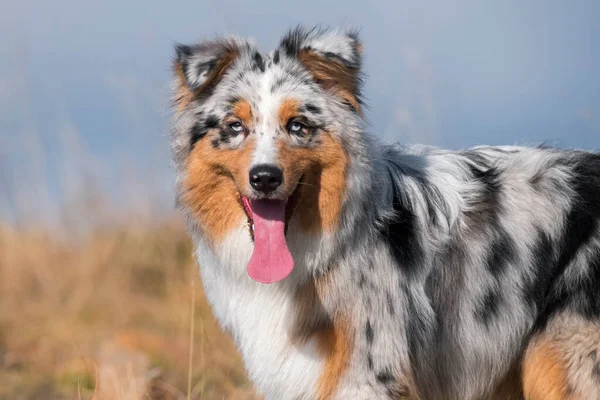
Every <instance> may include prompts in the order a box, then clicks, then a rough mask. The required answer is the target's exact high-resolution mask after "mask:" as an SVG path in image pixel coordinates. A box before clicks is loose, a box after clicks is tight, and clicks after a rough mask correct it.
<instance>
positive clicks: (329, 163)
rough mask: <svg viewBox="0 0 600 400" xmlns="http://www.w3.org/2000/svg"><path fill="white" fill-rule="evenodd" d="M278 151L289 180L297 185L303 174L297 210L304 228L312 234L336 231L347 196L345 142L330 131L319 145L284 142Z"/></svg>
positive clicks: (325, 133) (321, 139) (286, 179)
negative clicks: (340, 140) (292, 146)
mask: <svg viewBox="0 0 600 400" xmlns="http://www.w3.org/2000/svg"><path fill="white" fill-rule="evenodd" d="M278 154H279V155H280V157H279V162H280V163H281V164H282V165H283V169H284V173H285V175H286V176H285V177H284V181H285V182H290V181H291V182H294V184H295V183H296V182H298V179H300V177H302V176H303V178H302V179H303V181H302V185H301V186H300V187H299V189H298V193H299V198H298V203H297V206H296V209H295V210H294V215H296V216H299V218H298V219H299V221H300V225H301V227H302V229H303V230H305V231H306V232H311V233H320V232H332V231H334V230H335V229H336V228H337V226H338V223H339V219H340V214H341V209H342V204H343V201H344V198H345V195H346V170H347V166H348V157H347V155H346V153H345V151H344V149H343V147H342V144H341V143H340V142H339V141H338V140H336V139H334V138H333V137H332V135H331V134H330V133H328V132H322V133H321V137H320V144H319V145H318V146H317V147H316V148H291V147H288V146H286V145H285V144H280V145H279V149H278ZM288 190H289V189H288Z"/></svg>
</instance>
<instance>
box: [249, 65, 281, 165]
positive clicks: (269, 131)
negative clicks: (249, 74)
mask: <svg viewBox="0 0 600 400" xmlns="http://www.w3.org/2000/svg"><path fill="white" fill-rule="evenodd" d="M274 78H275V77H274V71H273V70H272V69H267V71H266V72H265V73H264V74H262V75H260V85H259V90H258V92H257V93H256V99H257V101H256V105H257V116H256V117H257V124H256V132H255V134H256V149H255V150H254V155H253V157H252V165H251V167H252V166H255V165H260V164H277V162H276V161H277V149H276V147H275V137H276V135H277V128H278V123H279V121H278V120H277V104H278V98H279V96H278V95H277V93H271V86H272V84H273V82H274Z"/></svg>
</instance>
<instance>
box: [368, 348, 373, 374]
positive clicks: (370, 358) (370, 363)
mask: <svg viewBox="0 0 600 400" xmlns="http://www.w3.org/2000/svg"><path fill="white" fill-rule="evenodd" d="M367 367H368V368H369V370H370V371H373V355H372V354H371V352H370V351H369V352H368V353H367Z"/></svg>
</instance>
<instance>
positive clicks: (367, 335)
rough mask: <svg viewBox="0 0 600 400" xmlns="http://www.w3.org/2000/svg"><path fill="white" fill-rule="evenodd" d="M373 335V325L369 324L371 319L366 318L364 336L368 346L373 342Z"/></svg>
mask: <svg viewBox="0 0 600 400" xmlns="http://www.w3.org/2000/svg"><path fill="white" fill-rule="evenodd" d="M374 337H375V333H374V332H373V327H372V326H371V320H370V319H367V323H366V324H365V338H366V339H367V344H368V345H369V346H370V345H372V344H373V338H374Z"/></svg>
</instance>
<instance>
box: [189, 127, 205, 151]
mask: <svg viewBox="0 0 600 400" xmlns="http://www.w3.org/2000/svg"><path fill="white" fill-rule="evenodd" d="M207 133H208V129H205V127H204V125H203V124H201V123H200V122H196V123H195V124H194V125H193V126H192V129H190V147H194V145H195V144H196V142H198V141H199V140H200V139H202V138H203V137H204V136H206V134H207Z"/></svg>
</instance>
